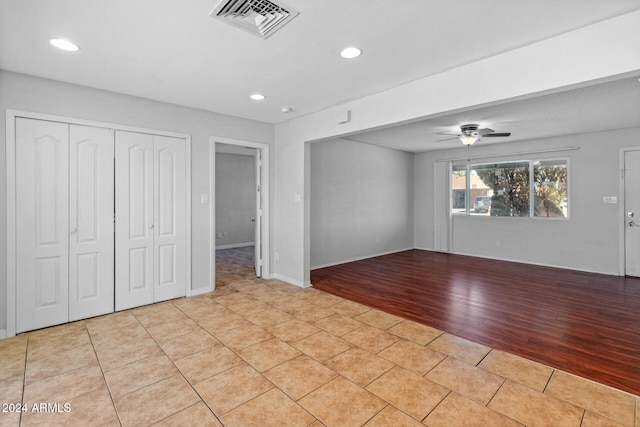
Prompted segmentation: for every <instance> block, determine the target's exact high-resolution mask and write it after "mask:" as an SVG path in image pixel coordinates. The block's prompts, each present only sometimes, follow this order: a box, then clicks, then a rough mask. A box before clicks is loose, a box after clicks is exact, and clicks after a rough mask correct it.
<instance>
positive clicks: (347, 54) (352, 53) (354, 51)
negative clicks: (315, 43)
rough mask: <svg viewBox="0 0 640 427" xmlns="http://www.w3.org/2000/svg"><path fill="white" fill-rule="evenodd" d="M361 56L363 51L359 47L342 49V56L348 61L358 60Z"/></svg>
mask: <svg viewBox="0 0 640 427" xmlns="http://www.w3.org/2000/svg"><path fill="white" fill-rule="evenodd" d="M361 54H362V51H361V50H360V49H358V48H357V47H353V46H351V47H347V48H344V49H342V52H340V56H342V57H343V58H347V59H353V58H357V57H358V56H360V55H361Z"/></svg>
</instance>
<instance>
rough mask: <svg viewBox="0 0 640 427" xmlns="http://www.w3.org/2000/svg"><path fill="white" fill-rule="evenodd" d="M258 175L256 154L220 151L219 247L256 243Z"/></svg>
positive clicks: (217, 204)
mask: <svg viewBox="0 0 640 427" xmlns="http://www.w3.org/2000/svg"><path fill="white" fill-rule="evenodd" d="M255 176H256V170H255V159H254V158H253V157H251V156H244V155H240V154H227V153H216V247H233V246H243V244H253V242H254V240H255V233H254V230H255V223H254V222H251V219H255V216H256V195H255V194H256V178H255ZM244 246H247V245H244Z"/></svg>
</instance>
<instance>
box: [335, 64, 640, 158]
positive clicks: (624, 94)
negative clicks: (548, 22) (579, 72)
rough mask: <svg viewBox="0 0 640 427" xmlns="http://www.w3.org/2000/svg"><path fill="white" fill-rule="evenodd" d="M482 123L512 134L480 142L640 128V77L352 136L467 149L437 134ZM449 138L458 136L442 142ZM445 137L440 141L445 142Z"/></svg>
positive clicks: (394, 144) (399, 145)
mask: <svg viewBox="0 0 640 427" xmlns="http://www.w3.org/2000/svg"><path fill="white" fill-rule="evenodd" d="M468 123H476V124H478V125H480V128H484V127H489V128H491V129H493V130H495V131H496V132H511V136H510V137H508V138H497V137H496V138H481V139H480V140H478V141H477V142H476V144H477V145H486V144H495V143H505V144H508V143H510V142H516V141H522V140H535V139H541V138H549V137H554V136H561V135H572V134H580V133H589V132H600V131H606V130H612V129H624V128H629V127H640V81H639V80H638V78H637V77H631V78H624V79H620V80H616V81H612V82H607V83H601V84H597V85H593V86H587V87H584V88H580V89H573V90H568V91H564V92H560V93H555V94H551V95H544V96H539V97H535V98H529V99H525V100H520V101H512V102H507V103H504V104H499V105H494V106H489V107H481V108H472V109H469V110H467V111H464V112H458V113H454V114H447V115H442V116H439V117H437V118H433V119H429V120H422V121H419V122H416V123H411V124H404V125H400V126H392V127H387V128H384V129H379V130H373V131H369V132H363V133H360V134H356V135H351V136H347V137H346V139H350V140H353V141H357V142H364V143H368V144H373V145H380V146H384V147H389V148H395V149H398V150H403V151H409V152H414V153H418V152H422V151H430V150H442V149H449V148H457V147H462V143H461V142H460V140H459V139H457V138H455V136H453V137H448V136H444V135H438V134H437V133H439V132H441V133H454V134H455V133H459V132H460V127H459V126H460V125H463V124H468ZM445 138H454V139H452V140H448V141H441V140H442V139H445ZM439 140H440V141H439Z"/></svg>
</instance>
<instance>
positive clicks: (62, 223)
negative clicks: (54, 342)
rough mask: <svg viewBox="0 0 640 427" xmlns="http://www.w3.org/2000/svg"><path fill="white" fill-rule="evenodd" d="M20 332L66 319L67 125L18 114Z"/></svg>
mask: <svg viewBox="0 0 640 427" xmlns="http://www.w3.org/2000/svg"><path fill="white" fill-rule="evenodd" d="M15 124H16V233H17V236H18V239H17V241H16V264H17V265H16V282H17V286H16V287H17V290H16V303H17V319H16V332H24V331H29V330H33V329H38V328H43V327H46V326H51V325H56V324H60V323H64V322H66V321H67V320H68V306H69V303H68V277H69V268H68V263H69V260H68V241H69V234H68V233H69V217H68V210H69V191H68V180H69V176H68V170H69V169H68V167H69V164H68V163H69V153H68V147H69V145H68V139H69V126H68V125H67V124H64V123H57V122H49V121H43V120H32V119H24V118H17V119H16V123H15Z"/></svg>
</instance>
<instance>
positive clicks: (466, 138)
mask: <svg viewBox="0 0 640 427" xmlns="http://www.w3.org/2000/svg"><path fill="white" fill-rule="evenodd" d="M459 138H460V141H461V142H462V143H463V144H464V145H466V146H467V147H470V146H472V145H473V144H475V142H476V141H477V140H478V138H480V135H478V134H477V133H476V132H474V133H472V134H469V135H466V134H464V133H463V134H462V135H460V136H459Z"/></svg>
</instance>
